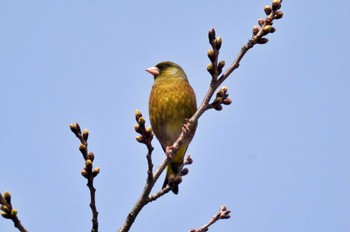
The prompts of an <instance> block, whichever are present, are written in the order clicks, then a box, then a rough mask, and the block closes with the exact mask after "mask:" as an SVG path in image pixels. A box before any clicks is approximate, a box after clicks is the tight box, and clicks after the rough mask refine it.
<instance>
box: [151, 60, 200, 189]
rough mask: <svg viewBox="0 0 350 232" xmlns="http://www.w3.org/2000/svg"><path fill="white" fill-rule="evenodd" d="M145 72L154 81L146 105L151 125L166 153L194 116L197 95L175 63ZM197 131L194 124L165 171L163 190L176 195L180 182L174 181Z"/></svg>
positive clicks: (161, 64) (163, 64)
mask: <svg viewBox="0 0 350 232" xmlns="http://www.w3.org/2000/svg"><path fill="white" fill-rule="evenodd" d="M146 71H147V72H149V73H150V74H152V75H153V77H154V83H153V86H152V90H151V93H150V96H149V102H148V104H149V105H148V107H149V109H148V111H149V118H150V123H151V127H152V130H153V133H154V134H155V136H156V137H157V139H158V141H159V143H160V144H161V146H162V148H163V151H164V152H165V153H166V149H167V148H168V147H171V145H173V144H174V143H175V141H176V140H177V139H178V137H179V136H180V134H181V132H182V128H183V126H184V123H185V122H186V120H187V119H189V118H191V117H192V116H193V114H194V113H195V112H196V110H197V102H196V94H195V92H194V90H193V88H192V87H191V85H190V83H189V82H188V79H187V76H186V73H185V72H184V70H183V69H182V68H181V67H180V66H179V65H178V64H176V63H173V62H170V61H163V62H160V63H159V64H157V65H156V66H154V67H151V68H148V69H146ZM196 128H197V123H195V124H194V125H193V131H191V133H190V135H189V136H187V137H186V138H185V139H184V142H183V144H182V145H181V146H180V148H179V150H178V151H177V152H176V154H174V156H173V157H172V160H171V161H170V163H169V164H168V165H167V167H166V177H165V180H164V184H163V187H162V188H165V187H166V186H167V185H168V184H169V185H170V187H171V190H172V192H173V193H174V194H178V192H179V187H178V185H179V182H181V181H176V177H177V176H178V175H179V173H180V171H181V170H180V169H181V168H182V164H183V159H184V156H185V153H186V151H187V148H188V146H189V144H190V142H191V140H192V138H193V136H194V134H195V131H196Z"/></svg>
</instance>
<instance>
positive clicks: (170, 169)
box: [162, 145, 188, 194]
mask: <svg viewBox="0 0 350 232" xmlns="http://www.w3.org/2000/svg"><path fill="white" fill-rule="evenodd" d="M187 147H188V146H187V145H182V146H181V147H180V149H179V150H178V152H177V153H176V154H175V156H174V158H173V160H172V161H171V162H170V163H169V164H168V166H167V167H166V176H165V180H164V183H163V187H162V188H165V187H166V186H167V185H168V184H170V185H171V187H172V189H171V191H172V192H173V193H174V194H178V193H179V184H180V183H181V178H178V175H179V173H180V171H181V170H180V169H181V167H182V163H183V159H184V156H185V153H186V150H187Z"/></svg>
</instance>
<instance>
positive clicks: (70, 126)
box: [69, 123, 78, 134]
mask: <svg viewBox="0 0 350 232" xmlns="http://www.w3.org/2000/svg"><path fill="white" fill-rule="evenodd" d="M69 128H70V130H71V131H72V132H73V133H74V134H77V133H78V130H77V128H76V127H75V125H74V124H73V123H71V124H69Z"/></svg>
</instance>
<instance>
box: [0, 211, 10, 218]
mask: <svg viewBox="0 0 350 232" xmlns="http://www.w3.org/2000/svg"><path fill="white" fill-rule="evenodd" d="M1 216H3V217H4V218H6V219H11V216H10V215H9V214H8V213H5V212H1Z"/></svg>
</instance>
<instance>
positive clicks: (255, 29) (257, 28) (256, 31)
mask: <svg viewBox="0 0 350 232" xmlns="http://www.w3.org/2000/svg"><path fill="white" fill-rule="evenodd" d="M259 30H260V28H259V27H258V26H254V27H253V29H252V31H253V35H256V34H258V33H259Z"/></svg>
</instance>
